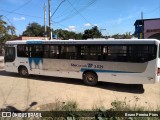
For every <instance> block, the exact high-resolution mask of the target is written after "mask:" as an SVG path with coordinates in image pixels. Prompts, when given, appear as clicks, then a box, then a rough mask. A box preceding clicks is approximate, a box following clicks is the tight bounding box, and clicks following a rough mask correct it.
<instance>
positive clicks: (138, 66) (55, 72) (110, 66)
mask: <svg viewBox="0 0 160 120" xmlns="http://www.w3.org/2000/svg"><path fill="white" fill-rule="evenodd" d="M146 41H147V40H146ZM44 42H45V44H49V41H44ZM47 42H48V43H47ZM51 42H52V41H51ZM86 42H88V44H91V43H92V42H93V43H94V44H96V43H100V42H101V44H106V43H105V41H92V42H91V41H86ZM112 42H113V43H114V44H115V43H116V44H117V42H116V41H115V40H114V41H108V43H109V44H113V43H112ZM136 42H137V43H139V42H140V43H141V44H143V42H141V41H138V40H136ZM136 42H132V43H134V44H135V43H136ZM53 43H55V42H54V41H53ZM53 43H52V44H53ZM82 43H83V44H84V41H82V42H81V44H82ZM121 43H122V42H120V41H118V44H121ZM129 43H130V42H129V41H127V44H129ZM6 44H7V45H10V44H13V45H14V47H15V49H16V48H17V45H16V44H26V43H25V41H18V42H7V43H6ZM32 44H33V43H32ZM34 44H36V43H34ZM38 44H39V43H38ZM56 44H64V41H57V43H56ZM67 44H78V43H77V42H76V41H69V42H68V41H67ZM123 44H124V43H123ZM148 44H155V45H157V46H159V43H158V42H157V41H149V43H148ZM124 45H125V44H124ZM157 51H158V48H157ZM16 53H17V50H16ZM157 54H159V52H157ZM20 66H25V67H26V68H27V70H28V73H29V74H36V75H46V76H57V77H66V78H78V79H82V78H83V73H84V72H85V71H93V72H95V73H96V74H97V76H98V81H105V82H113V83H124V84H149V83H155V82H158V81H160V80H159V79H160V77H159V76H157V66H158V67H159V68H160V59H157V58H156V59H154V60H151V61H147V62H143V63H134V62H133V63H132V62H115V61H114V62H112V61H92V60H68V59H47V58H32V57H29V58H25V57H18V56H17V54H16V58H15V60H14V61H13V62H7V63H5V69H6V71H9V72H16V73H17V72H18V68H19V67H20Z"/></svg>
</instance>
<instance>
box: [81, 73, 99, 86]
mask: <svg viewBox="0 0 160 120" xmlns="http://www.w3.org/2000/svg"><path fill="white" fill-rule="evenodd" d="M83 82H84V84H85V85H88V86H94V85H96V84H97V83H98V77H97V75H96V73H94V72H86V73H84V74H83Z"/></svg>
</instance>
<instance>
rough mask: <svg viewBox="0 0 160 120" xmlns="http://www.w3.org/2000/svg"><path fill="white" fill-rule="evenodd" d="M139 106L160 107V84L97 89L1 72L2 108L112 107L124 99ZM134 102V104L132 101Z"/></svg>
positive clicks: (110, 85) (101, 85) (106, 85)
mask: <svg viewBox="0 0 160 120" xmlns="http://www.w3.org/2000/svg"><path fill="white" fill-rule="evenodd" d="M125 98H126V101H127V102H128V103H130V104H131V105H135V103H136V98H139V100H138V102H137V103H138V105H140V106H145V107H147V108H148V107H149V108H157V106H160V84H148V85H143V86H141V85H124V84H114V83H107V82H100V83H99V84H98V85H97V86H96V87H90V86H85V85H84V84H83V83H82V81H81V80H76V79H68V78H58V77H46V76H31V77H30V78H21V77H19V75H18V74H14V73H7V72H5V71H4V70H2V69H1V70H0V108H7V107H13V108H16V109H18V110H25V109H27V108H29V105H30V104H31V103H37V104H36V105H35V106H34V108H36V107H38V106H40V105H44V104H48V103H54V102H55V101H57V100H59V101H62V102H65V101H68V100H73V101H77V103H78V105H79V107H80V108H85V109H91V108H93V107H96V106H97V107H100V106H105V107H106V108H110V107H111V102H113V101H114V100H122V101H123V100H124V99H125ZM129 101H130V102H129Z"/></svg>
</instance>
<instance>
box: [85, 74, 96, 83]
mask: <svg viewBox="0 0 160 120" xmlns="http://www.w3.org/2000/svg"><path fill="white" fill-rule="evenodd" d="M86 79H87V81H88V82H94V81H95V78H94V76H92V75H87V77H86Z"/></svg>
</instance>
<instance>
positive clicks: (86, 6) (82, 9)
mask: <svg viewBox="0 0 160 120" xmlns="http://www.w3.org/2000/svg"><path fill="white" fill-rule="evenodd" d="M95 2H96V0H91V1H89V2H88V3H87V4H86V5H84V7H82V8H80V9H79V10H77V9H76V10H74V13H73V14H69V15H68V16H66V17H65V18H63V19H62V20H60V21H58V22H62V21H65V20H67V19H70V18H72V17H74V16H75V15H77V13H78V14H79V13H80V12H82V11H84V10H85V9H86V8H88V7H89V6H91V5H93V4H94V3H95ZM70 6H71V7H72V6H73V4H72V5H71V4H70ZM72 8H73V7H72ZM73 9H75V7H74V8H73ZM77 11H78V12H77ZM68 13H72V12H71V11H69V12H68ZM62 16H64V14H61V15H60V16H58V17H54V19H55V18H60V17H62Z"/></svg>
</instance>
